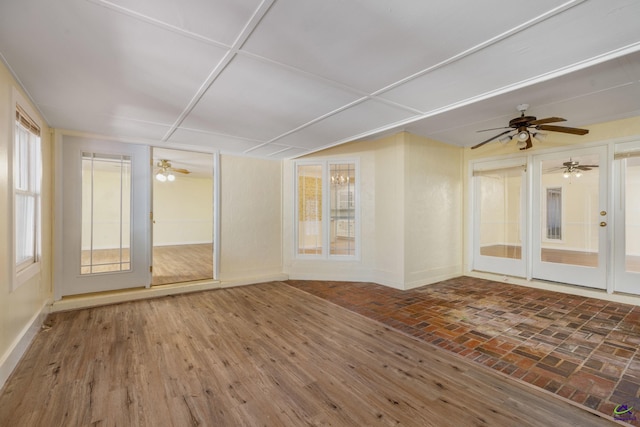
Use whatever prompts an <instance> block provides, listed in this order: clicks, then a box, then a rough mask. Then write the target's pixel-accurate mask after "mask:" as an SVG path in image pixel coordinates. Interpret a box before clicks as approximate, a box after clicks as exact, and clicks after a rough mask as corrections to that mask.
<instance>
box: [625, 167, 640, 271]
mask: <svg viewBox="0 0 640 427" xmlns="http://www.w3.org/2000/svg"><path fill="white" fill-rule="evenodd" d="M624 161H625V162H626V167H625V186H624V191H625V194H624V198H625V205H624V206H625V215H624V217H625V225H624V227H625V228H624V230H625V237H624V240H625V255H626V257H625V270H626V271H628V272H634V273H640V157H633V158H629V159H625V160H624Z"/></svg>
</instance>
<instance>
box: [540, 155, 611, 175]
mask: <svg viewBox="0 0 640 427" xmlns="http://www.w3.org/2000/svg"><path fill="white" fill-rule="evenodd" d="M597 167H598V165H581V164H580V162H577V161H575V160H573V159H571V158H569V161H568V162H564V163H563V164H562V166H558V167H555V168H551V169H547V170H546V172H557V171H562V176H564V177H565V178H569V177H571V176H575V177H576V178H580V176H582V172H585V171H590V170H591V169H593V168H597Z"/></svg>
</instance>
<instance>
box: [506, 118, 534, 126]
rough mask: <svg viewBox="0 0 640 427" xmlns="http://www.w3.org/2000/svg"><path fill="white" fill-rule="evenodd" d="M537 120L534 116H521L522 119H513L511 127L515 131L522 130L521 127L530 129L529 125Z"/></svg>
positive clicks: (510, 121) (510, 122)
mask: <svg viewBox="0 0 640 427" xmlns="http://www.w3.org/2000/svg"><path fill="white" fill-rule="evenodd" d="M534 120H536V118H535V117H534V116H521V117H516V118H515V119H511V120H509V127H512V128H514V129H517V128H520V127H528V126H529V123H530V122H532V121H534Z"/></svg>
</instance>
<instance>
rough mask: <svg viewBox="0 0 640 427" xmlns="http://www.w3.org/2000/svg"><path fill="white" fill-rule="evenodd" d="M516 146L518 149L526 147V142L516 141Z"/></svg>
mask: <svg viewBox="0 0 640 427" xmlns="http://www.w3.org/2000/svg"><path fill="white" fill-rule="evenodd" d="M516 145H517V146H518V147H526V146H527V140H526V139H524V140H523V139H518V142H516Z"/></svg>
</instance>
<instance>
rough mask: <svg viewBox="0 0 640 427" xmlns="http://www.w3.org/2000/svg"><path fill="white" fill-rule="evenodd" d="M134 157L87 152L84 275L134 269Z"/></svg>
mask: <svg viewBox="0 0 640 427" xmlns="http://www.w3.org/2000/svg"><path fill="white" fill-rule="evenodd" d="M130 224H131V158H130V157H129V156H118V155H103V154H95V153H83V157H82V231H81V235H82V237H81V238H82V253H81V266H80V274H94V273H106V272H114V271H128V270H130V269H131V264H130V262H131V257H130V254H129V248H130V246H131V239H132V236H131V229H130Z"/></svg>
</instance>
